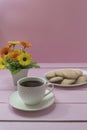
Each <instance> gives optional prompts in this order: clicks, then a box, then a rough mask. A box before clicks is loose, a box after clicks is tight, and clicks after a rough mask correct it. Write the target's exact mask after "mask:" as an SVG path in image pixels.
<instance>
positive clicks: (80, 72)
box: [75, 70, 83, 77]
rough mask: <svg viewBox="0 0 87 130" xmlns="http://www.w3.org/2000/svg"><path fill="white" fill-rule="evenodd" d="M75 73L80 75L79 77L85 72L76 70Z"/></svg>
mask: <svg viewBox="0 0 87 130" xmlns="http://www.w3.org/2000/svg"><path fill="white" fill-rule="evenodd" d="M75 72H76V73H77V74H78V77H79V76H81V75H82V74H83V72H82V71H81V70H75Z"/></svg>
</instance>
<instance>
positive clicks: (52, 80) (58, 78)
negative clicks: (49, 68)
mask: <svg viewBox="0 0 87 130" xmlns="http://www.w3.org/2000/svg"><path fill="white" fill-rule="evenodd" d="M62 80H63V77H53V78H51V79H49V81H50V82H51V83H56V82H59V81H62Z"/></svg>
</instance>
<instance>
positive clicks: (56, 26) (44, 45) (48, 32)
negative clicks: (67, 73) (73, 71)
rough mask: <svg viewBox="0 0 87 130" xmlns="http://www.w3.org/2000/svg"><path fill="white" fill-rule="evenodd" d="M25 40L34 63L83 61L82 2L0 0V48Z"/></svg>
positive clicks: (85, 24)
mask: <svg viewBox="0 0 87 130" xmlns="http://www.w3.org/2000/svg"><path fill="white" fill-rule="evenodd" d="M8 40H26V41H30V42H31V43H32V44H33V46H32V48H31V49H30V52H31V53H32V55H33V59H34V60H36V61H38V62H87V1H86V0H0V47H2V46H3V45H6V43H7V41H8Z"/></svg>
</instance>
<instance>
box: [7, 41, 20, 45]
mask: <svg viewBox="0 0 87 130" xmlns="http://www.w3.org/2000/svg"><path fill="white" fill-rule="evenodd" d="M8 44H12V45H16V44H20V41H8Z"/></svg>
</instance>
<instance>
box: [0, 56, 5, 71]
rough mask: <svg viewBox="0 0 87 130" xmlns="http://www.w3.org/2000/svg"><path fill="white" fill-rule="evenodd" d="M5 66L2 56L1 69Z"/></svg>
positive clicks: (0, 60)
mask: <svg viewBox="0 0 87 130" xmlns="http://www.w3.org/2000/svg"><path fill="white" fill-rule="evenodd" d="M4 68H5V64H4V61H3V59H2V58H1V57H0V69H4Z"/></svg>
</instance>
